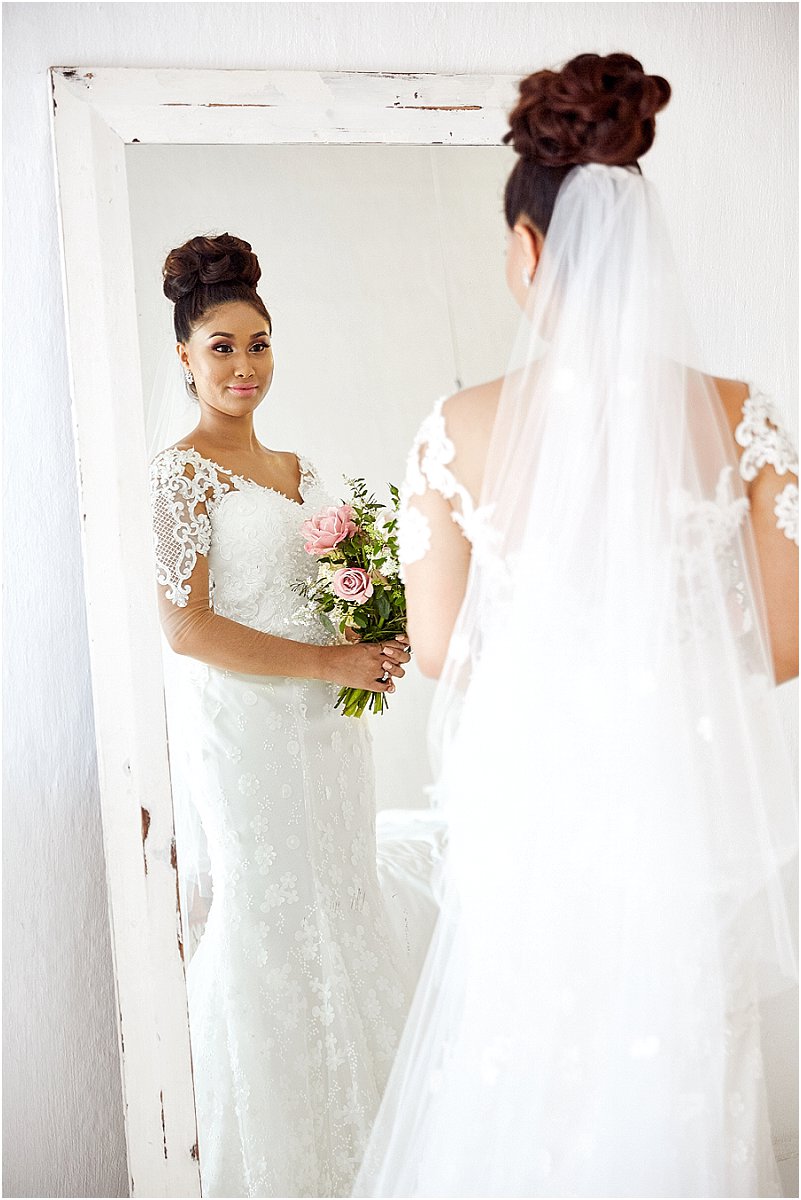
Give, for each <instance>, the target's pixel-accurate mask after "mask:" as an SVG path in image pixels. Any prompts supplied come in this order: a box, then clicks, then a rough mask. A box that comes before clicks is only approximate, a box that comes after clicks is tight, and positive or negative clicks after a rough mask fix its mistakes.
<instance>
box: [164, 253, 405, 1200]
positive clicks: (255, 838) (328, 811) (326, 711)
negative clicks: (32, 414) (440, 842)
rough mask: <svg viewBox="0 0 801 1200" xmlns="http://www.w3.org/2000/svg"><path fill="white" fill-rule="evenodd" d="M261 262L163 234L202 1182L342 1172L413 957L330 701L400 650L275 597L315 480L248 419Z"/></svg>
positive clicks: (305, 1183) (261, 388)
mask: <svg viewBox="0 0 801 1200" xmlns="http://www.w3.org/2000/svg"><path fill="white" fill-rule="evenodd" d="M259 275H260V269H259V265H258V261H257V258H256V256H255V255H254V254H253V252H252V250H251V248H250V246H249V244H248V243H247V242H244V241H243V240H241V239H238V238H236V237H232V236H229V235H227V234H224V235H222V236H219V237H216V238H207V237H198V238H194V239H192V240H191V241H189V242H188V243H186V244H185V245H183V246H181V247H179V248H177V249H176V250H174V251H173V252H172V253H171V254H170V255H169V256H168V258H167V261H166V263H165V267H164V289H165V293H166V294H167V296H168V297H169V299H170V300H172V301H173V302H174V305H175V317H174V319H175V334H176V338H177V342H178V350H179V354H180V359H181V365H182V367H183V369H184V372H185V378H186V382H187V387H188V388H189V389H190V390H191V392H192V394H193V396H195V397H196V401H197V406H198V420H197V424H196V425H195V427H194V429H192V430H188V431H187V433H186V435H185V436H184V437H183V438H181V440H180V441H178V442H177V443H176V444H174V445H172V446H170V447H167V448H165V449H164V450H162V451H161V452H160V453H158V454H157V455H156V457H155V458H154V459H153V462H152V465H151V496H152V503H153V522H154V530H155V535H156V550H157V576H158V584H159V593H160V599H159V603H160V609H161V619H162V627H163V630H164V633H165V636H166V639H167V642H168V644H169V647H170V650H171V651H172V661H171V662H170V666H169V671H168V677H167V692H168V704H169V736H170V750H171V770H172V779H173V788H174V792H175V803H176V810H177V812H178V813H179V814H180V823H179V830H178V840H179V855H183V856H184V858H186V857H187V854H189V856H190V858H191V860H192V861H194V862H196V863H197V866H198V869H197V879H196V885H195V895H194V896H193V897H192V898H191V899H190V901H189V911H190V912H193V913H196V911H197V908H196V906H197V903H198V901H202V899H203V898H204V893H207V892H208V891H209V888H208V886H206V885H205V881H204V878H203V875H204V874H206V875H210V876H211V880H212V881H213V882H212V888H213V900H212V902H211V908H210V912H209V915H208V920H207V922H206V925H205V929H204V931H203V934H202V937H201V939H200V943H199V945H198V946H197V949H196V950H195V953H194V954H193V955H192V958H191V961H190V963H189V966H188V971H187V982H188V996H189V1010H190V1029H191V1037H192V1047H193V1061H194V1078H195V1091H196V1105H197V1115H198V1128H199V1139H200V1154H201V1171H202V1179H203V1187H204V1191H205V1192H206V1194H208V1195H326V1194H329V1195H330V1194H343V1193H347V1191H348V1189H349V1187H350V1184H351V1181H352V1177H353V1172H354V1170H355V1168H356V1167H357V1166H358V1163H359V1159H360V1155H361V1151H362V1147H363V1141H364V1137H365V1134H366V1132H367V1130H368V1129H369V1126H370V1122H371V1120H372V1118H373V1116H374V1114H375V1111H376V1108H377V1104H378V1101H379V1098H380V1095H381V1092H382V1089H383V1085H384V1082H385V1078H386V1075H387V1073H388V1069H389V1066H390V1063H391V1060H392V1053H393V1050H394V1048H395V1046H396V1044H397V1040H398V1036H399V1034H400V1030H401V1027H402V1024H403V1021H404V1018H405V1015H406V1009H407V1004H408V999H409V994H410V983H411V981H410V980H409V978H408V961H407V957H406V954H405V951H404V947H403V946H402V945H401V944H400V943H399V942H398V940H397V938H396V935H395V930H394V929H393V927H392V925H391V923H390V921H389V919H388V918H387V916H386V914H385V911H384V908H385V904H384V900H383V898H382V894H381V889H380V886H379V881H378V877H377V866H376V846H375V834H374V829H375V823H374V817H375V795H374V788H373V766H372V757H371V755H372V751H371V745H370V739H369V735H368V731H367V727H366V725H365V723H364V722H363V721H361V720H357V719H348V718H345V717H343V716H342V714H341V713H340V712H338V711H336V708H335V704H336V699H337V693H338V690H339V688H340V687H343V686H347V687H354V688H360V689H366V690H368V691H370V692H376V693H382V692H383V693H392V692H394V690H395V686H396V682H395V681H396V680H398V681H399V680H401V679H402V677H403V675H404V667H405V664H406V663H407V662H408V661H409V652H408V649H407V645H406V639H405V638H404V637H403V635H400V636H399V637H398V638H388V639H386V640H385V641H383V642H382V643H381V644H380V645H373V644H364V643H362V642H360V641H354V642H348V641H346V640H345V639H344V638H339V637H335V638H332V636H331V633H330V630H329V629H327V628H326V627H325V626H324V625H323V624H322V622H320V621H318V622H314V621H312V620H306V621H305V622H304V621H302V620H298V619H296V617H295V614H296V612H297V610H298V607H299V603H298V595H297V592H296V591H293V590H292V584H293V583H294V582H296V581H298V580H303V579H309V580H311V579H312V577H313V574H316V569H315V567H316V564H315V563H314V560H313V559H312V558H311V557H310V556H309V554H307V553H306V552H305V550H304V537H303V536H302V526H303V524H304V522H305V521H308V520H309V519H310V518H311V517H312V516H313V514H314V513H315V512H318V511H320V510H323V509H324V508H326V506H331V507H332V509H334V508H335V506H336V497H334V496H332V495H330V494H329V493H327V492H326V490H325V488H324V486H323V484H322V482H321V480H320V478H319V476H318V474H317V471H316V470H315V467H314V465H313V464H312V463H311V462H310V461H309V460H308V459H307V458H306V457H304V456H303V455H301V454H295V453H290V452H286V451H278V450H273V449H270V448H268V447H267V446H264V445H262V444H261V443H260V442H259V440H258V438H257V437H256V435H255V433H254V429H253V413H254V411H255V409H256V408H257V407H258V405H260V404H261V403H262V402H263V401H264V399H265V397H266V396H267V394H268V392H269V388H270V384H271V381H272V376H273V366H274V360H273V350H272V345H271V336H272V322H271V318H270V314H269V312H268V310H267V308H266V307H265V305H264V303H263V301H262V300H261V298H260V296H259V294H258V291H257V290H256V285H257V283H258V280H259ZM168 661H169V659H168ZM192 820H195V821H196V822H197V831H196V832H197V839H198V841H197V842H195V843H194V847H193V849H192V850H190V849H189V846H187V837H190V838H192V835H191V833H189V834H188V833H187V827H188V826H189V823H190V822H191V821H192ZM180 826H182V828H181V827H180ZM182 835H183V836H182ZM201 837H202V842H201V844H198V842H200V839H201ZM181 842H183V845H182V844H181ZM201 865H202V867H203V870H201V869H200V868H201Z"/></svg>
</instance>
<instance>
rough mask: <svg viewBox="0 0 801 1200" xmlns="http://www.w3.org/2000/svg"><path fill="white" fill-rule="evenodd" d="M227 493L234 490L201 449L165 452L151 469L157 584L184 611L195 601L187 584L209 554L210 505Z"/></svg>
mask: <svg viewBox="0 0 801 1200" xmlns="http://www.w3.org/2000/svg"><path fill="white" fill-rule="evenodd" d="M227 490H228V485H227V484H226V483H224V482H223V481H221V480H220V479H219V478H218V476H217V474H216V472H214V471H212V470H211V468H210V465H209V464H208V463H207V462H206V461H205V460H204V459H202V458H201V456H200V455H199V454H198V453H197V452H196V451H195V450H177V449H171V450H163V451H162V452H161V454H158V455H157V456H156V457H155V458H154V459H153V461H152V463H151V464H150V502H151V511H152V520H153V542H154V547H155V554H156V580H157V582H158V583H159V584H161V585H162V587H165V588H166V589H167V590H166V595H167V599H168V600H169V601H170V602H171V603H172V604H175V605H176V606H177V607H179V608H185V607H186V605H187V603H188V601H189V592H190V590H191V589H190V585H189V583H188V582H187V581H188V580H189V578H190V577H191V575H192V572H193V571H194V569H195V564H196V562H197V556H198V554H203V555H207V554H208V552H209V546H210V544H211V521H210V519H209V514H208V509H207V502H208V501H209V500H210V499H212V498H215V499H216V498H218V497H219V495H221V494H223V493H224V492H225V491H227Z"/></svg>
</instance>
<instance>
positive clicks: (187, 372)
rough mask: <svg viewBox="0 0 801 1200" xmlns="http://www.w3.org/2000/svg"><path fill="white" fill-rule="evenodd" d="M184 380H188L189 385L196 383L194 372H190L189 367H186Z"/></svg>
mask: <svg viewBox="0 0 801 1200" xmlns="http://www.w3.org/2000/svg"><path fill="white" fill-rule="evenodd" d="M184 379H185V380H186V382H187V383H194V382H195V377H194V375H193V374H192V372H191V371H190V370H189V367H184Z"/></svg>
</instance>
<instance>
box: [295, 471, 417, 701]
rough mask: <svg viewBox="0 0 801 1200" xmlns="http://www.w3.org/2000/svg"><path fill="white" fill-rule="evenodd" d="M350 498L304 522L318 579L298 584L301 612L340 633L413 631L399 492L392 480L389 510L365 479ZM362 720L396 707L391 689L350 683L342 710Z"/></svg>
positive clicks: (384, 636) (370, 637) (385, 635)
mask: <svg viewBox="0 0 801 1200" xmlns="http://www.w3.org/2000/svg"><path fill="white" fill-rule="evenodd" d="M345 482H346V483H347V484H348V486H349V488H350V491H351V499H350V501H347V502H345V501H343V503H342V504H341V505H339V507H330V508H325V509H323V511H322V512H319V513H317V514H316V516H314V517H312V518H311V520H309V521H304V523H303V525H302V530H301V531H302V533H303V536H304V538H305V539H306V543H305V547H304V548H305V550H306V553H307V554H313V555H314V556H315V557H316V558H317V560H318V562H317V578H316V579H314V580H311V581H303V582H301V583H297V584H295V585H294V590H295V591H297V592H299V593H300V594H301V595H302V596H304V597H305V599H306V605H305V608H303V609H301V610H300V612H299V613H298V614H296V615H297V616H299V617H300V616H302V617H304V618H305V619H309V618H313V617H316V618H319V620H320V621H322V623H323V625H324V626H325V627H326V629H328V631H329V632H330V633H332V634H335V633H339V634H340V635H344V636H346V637H347V636H348V635H350V637H351V639H353V640H356V639H358V640H359V641H362V642H383V641H386V640H388V639H390V638H393V637H397V636H398V634H401V633H405V632H406V596H405V594H404V590H403V584H402V583H401V581H400V568H399V565H398V534H397V528H398V489H397V488H396V487H394V486H393V485H392V484H389V492H390V495H391V497H392V505H391V507H390V508H386V507H385V506H384V505H382V504H380V503H379V502H378V501H377V500H376V498H375V496H374V495H372V494H368V492H367V488H366V486H365V482H364V480H363V479H346V481H345ZM340 705H342V711H343V713H344V714H345V716H348V717H360V716H361V715H362V714H363V712H364V711H365V709H366V708H367V707H368V706H369V708H370V710H371V711H372V712H375V713H382V712H383V711H384V709H385V708H387V707H388V705H387V699H386V695H385V693H384V692H368V691H364V690H363V689H361V688H350V687H343V688H342V690H341V691H340V693H339V697H338V698H337V703H336V707H337V708H339V706H340Z"/></svg>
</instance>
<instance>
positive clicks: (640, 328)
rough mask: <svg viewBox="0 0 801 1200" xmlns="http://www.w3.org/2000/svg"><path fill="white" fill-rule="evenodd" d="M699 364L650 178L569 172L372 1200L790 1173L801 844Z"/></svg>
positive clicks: (606, 1191)
mask: <svg viewBox="0 0 801 1200" xmlns="http://www.w3.org/2000/svg"><path fill="white" fill-rule="evenodd" d="M700 366H701V364H700V360H699V357H698V354H697V351H696V348H695V346H694V344H693V343H692V340H691V337H690V333H689V325H688V321H687V317H686V314H685V311H684V308H683V305H682V301H681V297H680V292H679V287H678V282H677V276H676V272H675V269H674V266H673V262H672V258H671V252H670V249H669V244H668V238H667V234H666V227H665V222H664V218H663V215H662V213H661V210H660V206H659V202H658V199H657V197H656V195H655V192H654V190H653V188H652V187H651V185H650V184H649V183H648V182H647V181H646V180H645V179H644V178H643V177H642V176H641V175H640V174H639V172H638V171H637V170H636V169H629V168H620V167H606V166H599V165H596V164H591V165H588V166H582V167H577V168H575V169H574V170H573V171H572V172H571V174H570V175H569V176H568V178H567V179H566V180H565V182H564V183H563V185H562V188H561V191H560V194H559V198H558V200H557V204H556V208H555V211H554V215H553V218H552V221H551V224H550V227H549V230H548V234H547V237H546V239H545V243H544V248H543V253H542V257H541V260H540V263H539V265H538V269H537V272H536V275H535V279H534V283H533V285H532V287H531V289H530V294H529V299H528V304H527V308H526V312H525V315H524V318H523V320H522V322H521V327H520V332H519V335H518V339H517V343H516V346H515V349H514V353H513V357H512V361H511V363H510V367H509V370H508V372H507V375H506V378H505V383H504V386H503V390H502V395H501V400H500V405H499V410H498V414H497V418H496V421H495V425H494V430H493V435H492V441H491V445H490V449H489V457H488V464H487V470H486V475H485V480H484V488H483V493H482V496H481V513H482V515H483V525H482V533H481V536H480V538H479V539H478V540H477V542H476V543H475V544H474V548H473V558H472V564H471V571H470V578H469V582H468V588H467V594H466V597H465V601H464V604H463V606H462V610H461V613H460V616H459V619H458V622H457V627H456V629H455V631H454V635H453V638H452V640H451V644H450V648H449V653H448V658H447V662H446V666H445V670H444V673H443V675H442V678H441V681H440V683H439V686H438V691H437V696H436V700H435V708H434V713H433V717H432V724H431V741H432V751H433V757H434V761H435V764H436V770H437V781H438V782H437V791H438V795H439V797H440V802H441V803H442V804H443V805H444V806H445V807H446V809H447V815H448V818H449V827H450V835H449V836H450V847H449V852H448V859H447V863H446V870H445V876H444V883H443V910H442V914H441V916H440V920H439V925H438V930H437V933H436V935H435V939H434V942H433V944H432V948H431V951H430V953H429V956H428V960H427V963H426V967H425V970H424V973H423V977H422V980H421V984H420V987H419V989H418V992H417V995H416V997H415V1001H414V1005H413V1008H412V1012H411V1015H410V1018H409V1022H408V1025H407V1029H406V1032H405V1034H404V1038H403V1041H402V1043H401V1047H400V1051H399V1054H398V1057H397V1060H396V1064H395V1067H394V1070H393V1074H392V1076H391V1079H390V1084H389V1088H388V1090H387V1094H386V1096H385V1100H384V1104H383V1106H382V1109H381V1112H380V1114H379V1118H378V1121H377V1123H376V1126H375V1129H374V1133H373V1136H372V1139H371V1142H370V1146H369V1148H368V1153H367V1156H366V1158H365V1161H364V1165H363V1167H362V1171H361V1173H360V1176H359V1179H358V1181H357V1186H356V1193H355V1194H357V1195H371V1196H383V1195H405V1196H406V1195H425V1196H434V1195H493V1196H535V1195H549V1196H560V1195H576V1196H580V1195H585V1196H602V1195H603V1196H609V1195H615V1196H621V1195H649V1196H656V1195H672V1196H688V1195H693V1196H696V1195H698V1196H701V1195H704V1196H709V1195H734V1194H752V1193H750V1192H746V1191H744V1190H743V1189H744V1188H747V1187H748V1186H749V1184H748V1182H747V1181H748V1180H750V1179H752V1178H754V1179H757V1178H759V1179H762V1180H764V1179H765V1178H766V1177H767V1176H769V1174H770V1171H771V1169H775V1168H773V1167H772V1165H771V1164H772V1157H771V1161H770V1162H767V1159H766V1156H770V1139H769V1134H768V1133H767V1132H766V1130H765V1128H764V1124H763V1126H760V1125H759V1122H760V1121H763V1118H764V1095H763V1092H764V1089H763V1085H762V1084H761V1083H760V1082H759V1078H758V1070H759V1062H760V1056H759V1047H758V1026H757V1025H756V1022H755V1011H756V1010H755V1007H754V1005H755V1002H756V1000H757V999H758V998H760V997H763V996H766V995H770V994H774V993H776V992H777V991H780V990H781V989H782V988H784V987H787V986H788V985H789V984H790V983H791V982H792V981H793V980H794V979H795V978H796V958H795V947H794V940H793V934H792V929H791V923H790V920H789V917H788V911H787V903H786V900H785V893H784V886H783V884H784V878H783V872H784V871H790V870H792V864H793V861H794V858H795V855H796V853H797V825H796V815H795V805H794V796H793V784H792V775H791V771H790V765H789V761H788V757H787V752H786V749H785V746H784V741H783V737H782V733H781V727H780V723H779V720H778V717H777V713H776V707H775V688H774V682H773V672H772V668H771V661H770V654H769V647H768V642H767V636H766V631H765V620H764V613H763V601H762V596H761V591H760V580H759V574H758V571H757V566H756V557H755V549H754V545H753V540H752V534H751V529H750V523H749V521H748V517H747V512H748V502H747V499H746V498H745V495H744V492H743V489H742V485H741V483H740V480H739V476H738V472H737V463H736V457H735V455H734V452H733V446H732V439H731V434H730V432H729V430H728V427H727V426H726V424H725V420H724V417H723V413H722V410H721V408H720V404H719V400H718V397H717V394H716V392H715V391H714V389H713V386H712V383H711V380H710V379H709V377H708V376H706V375H704V374H703V373H702V372H701V370H700ZM760 1089H762V1090H760ZM766 1147H767V1149H766ZM738 1156H739V1157H738ZM749 1156H750V1158H749ZM760 1159H761V1161H760ZM744 1181H745V1182H744ZM738 1189H739V1190H738Z"/></svg>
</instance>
